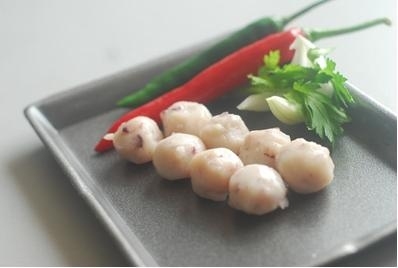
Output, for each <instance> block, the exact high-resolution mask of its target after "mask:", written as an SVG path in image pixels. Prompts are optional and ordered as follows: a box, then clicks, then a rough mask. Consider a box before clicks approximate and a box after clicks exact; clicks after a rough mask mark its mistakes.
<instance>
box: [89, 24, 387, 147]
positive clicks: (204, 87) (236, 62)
mask: <svg viewBox="0 0 398 268" xmlns="http://www.w3.org/2000/svg"><path fill="white" fill-rule="evenodd" d="M383 23H384V24H390V23H391V22H390V21H389V20H388V19H386V18H382V19H376V20H373V21H370V22H366V23H363V24H360V25H356V26H351V27H349V28H344V29H338V30H329V31H304V30H302V29H299V28H292V29H290V30H288V31H285V32H280V33H276V34H272V35H268V36H266V37H265V38H263V39H260V40H259V41H256V42H254V43H252V44H250V45H248V46H245V47H243V48H241V49H239V50H237V51H236V52H234V53H232V54H230V55H228V56H226V57H225V58H223V59H222V60H220V61H219V62H216V63H214V64H213V65H211V66H210V67H208V68H206V69H205V70H203V71H202V72H200V73H199V74H198V75H196V76H195V77H193V78H192V79H191V80H190V81H188V82H187V83H185V84H184V85H182V86H180V87H177V88H175V89H173V90H171V91H169V92H168V93H166V94H164V95H161V96H160V97H158V98H156V99H154V100H152V101H150V102H148V103H146V104H144V105H142V106H140V107H138V108H136V109H134V110H131V111H130V112H128V113H126V114H124V115H123V116H122V117H120V118H119V119H118V120H117V121H116V122H114V123H113V125H112V126H111V127H110V128H109V129H108V133H114V132H115V131H116V130H117V129H118V128H119V126H120V125H121V124H122V123H123V122H126V121H128V120H130V119H132V118H134V117H136V116H139V115H143V116H148V117H150V118H152V119H154V120H155V121H157V122H158V123H159V122H160V113H161V112H162V111H163V110H164V109H166V108H168V107H169V106H170V105H172V104H173V103H175V102H177V101H182V100H185V101H195V102H200V103H207V102H209V101H212V100H214V99H216V98H218V97H220V96H222V95H224V94H225V93H226V92H228V91H231V90H232V89H234V88H236V87H237V86H240V85H243V84H244V83H246V82H247V75H248V74H251V73H256V72H257V70H258V68H259V67H260V66H261V65H263V57H264V55H265V54H268V53H269V52H270V51H272V50H279V51H280V55H281V60H280V62H281V63H282V64H284V63H287V62H289V61H291V59H292V58H293V54H294V53H293V51H292V50H290V49H289V47H290V45H291V44H292V43H293V41H294V40H295V38H296V37H297V36H298V35H304V36H306V37H307V38H308V39H310V40H312V41H315V40H319V39H321V38H325V37H330V36H335V35H339V34H344V33H349V32H354V31H357V30H362V29H365V28H368V27H371V26H374V25H377V24H383ZM112 147H113V143H112V141H108V140H105V139H101V140H100V141H99V142H98V143H97V145H96V146H95V150H96V151H97V152H104V151H106V150H109V149H112Z"/></svg>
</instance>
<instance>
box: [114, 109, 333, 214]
mask: <svg viewBox="0 0 398 268" xmlns="http://www.w3.org/2000/svg"><path fill="white" fill-rule="evenodd" d="M160 117H161V121H162V126H163V133H162V131H161V130H160V128H159V126H158V125H157V124H156V122H155V121H153V120H152V119H150V118H148V117H144V116H138V117H135V118H134V119H131V120H130V121H128V122H125V123H123V124H122V125H121V126H120V127H119V129H118V130H117V131H116V132H115V133H113V134H108V135H107V136H106V138H107V139H109V140H113V144H114V147H115V149H116V150H117V152H118V153H119V154H120V155H121V156H122V157H123V158H125V159H127V160H129V161H131V162H133V163H136V164H141V163H146V162H150V161H152V162H153V165H154V167H155V169H156V171H157V172H158V174H159V175H160V176H162V177H163V178H165V179H168V180H178V179H185V178H191V182H192V189H193V191H194V192H195V193H196V194H197V195H199V196H201V197H203V198H207V199H211V200H214V201H224V200H226V199H227V198H228V204H229V205H230V206H231V207H233V208H236V209H238V210H242V211H244V212H246V213H249V214H257V215H262V214H265V213H268V212H270V211H273V210H275V209H277V208H278V207H280V208H282V209H283V208H285V207H287V206H288V200H287V197H286V194H287V188H290V189H292V190H293V191H295V192H298V193H312V192H316V191H319V190H321V189H323V188H324V187H326V186H327V185H328V184H329V183H330V182H331V181H332V179H333V176H334V175H333V172H334V164H333V161H332V159H331V157H330V154H329V150H328V149H327V148H325V147H323V146H321V145H319V144H316V143H314V142H310V141H306V140H304V139H302V138H299V139H295V140H293V141H291V139H290V136H288V135H286V134H285V133H283V132H282V131H280V130H279V129H278V128H270V129H263V130H253V131H249V129H248V128H247V126H246V125H245V123H244V122H243V120H242V119H241V117H240V116H238V115H235V114H230V113H227V112H224V113H221V114H219V115H215V116H212V115H211V113H210V112H209V110H208V109H207V108H206V107H205V106H204V105H203V104H200V103H196V102H188V101H180V102H176V103H174V104H173V105H171V106H170V107H169V108H168V109H166V110H164V111H163V112H162V113H161V115H160Z"/></svg>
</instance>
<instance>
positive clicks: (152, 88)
mask: <svg viewBox="0 0 398 268" xmlns="http://www.w3.org/2000/svg"><path fill="white" fill-rule="evenodd" d="M328 1H330V0H318V1H316V2H314V3H312V4H311V5H309V6H307V7H305V8H303V9H302V10H300V11H298V12H296V13H294V14H293V15H291V16H289V17H286V18H282V19H275V18H272V17H266V18H262V19H259V20H257V21H255V22H253V23H251V24H249V25H247V26H246V27H244V28H242V29H241V30H239V31H237V32H235V33H233V34H232V35H230V36H228V37H227V38H225V39H223V40H222V41H220V42H218V43H216V44H215V45H213V46H211V47H210V48H208V49H206V50H204V51H202V52H201V53H199V54H197V55H195V56H193V57H191V58H189V59H187V60H185V61H184V62H182V63H180V64H178V65H176V66H175V67H173V68H171V69H168V70H167V71H165V72H163V73H161V74H160V75H158V76H156V77H154V78H153V79H152V80H151V81H149V82H148V83H147V84H146V85H145V86H144V87H143V88H141V89H139V90H137V91H134V92H133V93H132V94H130V95H128V96H126V97H124V98H123V99H121V100H120V101H118V103H117V105H118V106H123V107H137V106H139V105H141V104H143V103H145V102H147V101H149V100H151V99H153V98H155V97H157V96H159V95H161V94H163V93H164V92H167V91H169V90H171V89H173V88H175V87H178V86H180V85H182V84H184V83H185V82H187V81H188V80H189V79H191V78H192V77H193V76H195V75H196V74H198V73H199V72H200V71H202V70H203V69H205V68H206V67H208V66H209V65H211V64H213V63H215V62H217V61H219V60H220V59H222V58H223V57H225V56H226V55H229V54H231V53H232V52H234V51H236V50H238V49H239V48H241V47H243V46H246V45H248V44H250V43H252V42H254V41H257V40H259V39H261V38H263V37H265V36H267V35H270V34H272V33H276V32H280V31H282V30H283V28H284V27H285V25H286V24H288V23H289V22H291V21H292V20H294V19H296V18H297V17H299V16H301V15H303V14H305V13H307V12H308V11H310V10H311V9H313V8H315V7H317V6H319V5H321V4H323V3H325V2H328Z"/></svg>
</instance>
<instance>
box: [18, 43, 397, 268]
mask: <svg viewBox="0 0 398 268" xmlns="http://www.w3.org/2000/svg"><path fill="white" fill-rule="evenodd" d="M205 45H206V44H204V45H203V44H202V45H200V46H197V47H193V48H190V49H186V50H184V51H181V52H178V53H175V54H172V55H170V56H167V57H164V58H161V59H157V60H155V61H153V62H150V63H148V64H146V65H144V66H140V67H137V68H132V69H129V70H126V71H124V72H122V73H118V74H115V75H112V76H110V77H107V78H105V79H101V80H98V81H94V82H92V83H89V84H86V85H83V86H81V87H78V88H75V89H72V90H68V91H66V92H64V93H61V94H58V95H55V96H52V97H49V98H47V99H44V100H42V101H39V102H37V103H35V104H32V105H30V106H29V107H27V108H26V110H25V115H26V117H27V118H28V120H29V122H30V123H31V125H32V126H33V128H34V129H35V131H36V132H37V134H38V135H39V136H40V138H41V139H42V141H43V143H44V144H45V145H46V146H47V147H48V148H49V150H50V151H51V152H52V153H53V154H54V156H55V158H56V159H57V161H58V162H59V164H60V165H61V166H62V167H63V169H64V170H65V172H66V173H67V174H68V175H69V176H70V178H71V181H72V183H73V184H74V185H75V187H76V189H77V190H78V191H79V193H80V194H81V195H82V196H83V198H85V199H86V200H87V202H88V203H89V204H90V205H91V206H92V208H93V209H94V210H95V211H96V212H97V214H98V215H99V218H100V219H102V220H103V221H104V222H105V224H106V226H107V227H108V228H109V230H110V232H111V233H112V234H113V235H114V237H115V238H116V240H117V241H118V242H119V243H120V245H121V247H122V249H123V250H124V251H125V253H126V254H127V256H128V257H129V259H130V260H131V261H132V263H133V264H135V265H148V266H156V265H160V266H302V265H305V266H312V265H325V264H327V263H329V262H330V261H333V260H336V259H339V258H341V257H343V256H347V255H349V254H354V253H355V252H357V251H358V250H360V249H362V248H364V247H366V246H367V245H369V244H371V243H373V242H376V241H377V240H379V239H381V238H383V237H386V236H388V235H391V234H393V233H395V232H396V210H397V208H396V203H397V202H396V197H397V193H396V189H397V181H396V177H397V174H396V162H397V158H396V148H397V143H396V135H397V134H396V127H397V122H396V116H395V115H394V114H392V113H391V112H389V111H388V110H386V109H385V108H383V107H382V106H380V105H379V104H377V103H376V102H374V101H372V100H371V99H369V98H368V97H366V96H364V95H363V94H361V93H360V92H359V91H358V90H357V89H355V88H354V87H352V86H350V88H351V90H352V92H353V93H354V94H355V95H356V97H357V99H358V105H357V106H356V107H354V108H353V109H352V112H351V114H352V123H350V124H349V125H347V128H346V133H345V135H344V136H343V137H342V138H341V139H340V140H339V141H338V143H337V144H336V146H335V148H334V149H333V151H332V157H333V160H334V162H335V165H336V169H335V180H334V182H333V183H332V184H331V185H330V186H329V187H328V188H327V189H326V190H324V191H321V192H319V193H316V194H311V195H295V194H289V200H290V206H289V208H288V209H286V210H283V211H281V210H278V211H275V212H274V213H271V214H268V215H264V216H261V217H258V216H248V215H245V214H243V213H240V212H238V211H235V210H233V209H231V208H229V207H228V206H227V205H226V204H225V203H215V202H210V201H207V200H204V199H201V198H198V197H197V196H195V195H194V194H193V192H192V190H191V186H190V182H189V180H185V181H179V182H168V181H165V180H163V179H161V178H160V177H159V176H158V175H156V173H155V171H154V169H153V167H152V165H151V164H147V165H133V164H130V163H127V162H125V161H123V160H121V159H119V157H118V156H117V154H116V153H115V152H109V153H106V154H102V155H97V154H96V153H94V151H93V146H94V145H95V143H96V142H97V141H98V139H99V138H100V137H101V136H102V135H103V134H104V131H105V130H106V129H107V128H108V126H109V125H110V124H111V122H112V121H113V120H114V119H116V118H117V117H118V116H119V115H121V114H122V113H124V112H125V111H126V110H125V109H121V108H116V107H115V105H114V104H115V102H116V100H118V99H119V98H120V97H122V96H124V95H126V94H127V93H128V92H130V91H131V90H132V89H134V88H139V87H140V86H142V85H143V84H145V82H146V81H147V80H148V79H149V78H150V77H152V76H154V75H155V74H157V73H159V72H160V71H162V70H164V69H166V68H167V67H169V66H171V65H173V64H176V63H177V62H179V61H181V60H182V59H184V58H186V57H188V56H189V55H191V54H192V53H195V51H198V50H199V49H200V48H202V47H204V46H205ZM241 99H242V97H241V96H239V93H234V94H230V95H228V96H225V97H223V98H221V99H219V100H217V101H216V102H214V103H211V104H209V108H210V110H211V111H212V113H213V114H217V113H219V112H222V111H225V110H228V111H229V112H233V113H239V114H240V115H241V116H242V117H243V119H244V120H245V121H246V123H247V125H248V126H249V128H250V129H260V128H268V127H276V126H277V127H280V128H281V129H282V130H283V131H285V132H286V133H288V134H289V135H291V137H292V138H295V137H304V138H306V139H309V140H316V137H314V136H312V135H311V134H309V133H308V132H307V131H306V130H305V128H304V127H302V126H295V127H286V126H284V125H281V124H280V123H278V122H277V121H276V120H275V119H274V118H273V117H272V116H270V115H269V114H266V113H244V112H238V111H237V110H236V109H235V106H236V105H237V104H238V103H239V101H240V100H241Z"/></svg>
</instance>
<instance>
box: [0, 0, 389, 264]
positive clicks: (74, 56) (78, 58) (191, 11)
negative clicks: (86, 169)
mask: <svg viewBox="0 0 398 268" xmlns="http://www.w3.org/2000/svg"><path fill="white" fill-rule="evenodd" d="M309 2H311V0H306V1H287V0H283V1H282V0H279V1H277V0H273V1H271V0H258V1H253V0H234V1H230V0H217V1H205V0H201V1H183V0H170V1H154V0H150V1H148V0H147V1H43V0H38V1H28V0H26V1H18V0H17V1H11V0H10V1H7V0H6V1H4V0H0V90H1V95H2V96H1V97H0V109H1V110H0V111H1V112H0V119H1V122H3V123H2V127H1V129H2V134H1V139H0V145H1V150H0V212H1V214H0V215H1V218H0V265H7V266H14V265H17V266H86V265H88V266H102V265H106V266H118V265H128V263H127V262H126V259H125V258H124V257H123V254H122V253H121V251H120V250H119V249H118V247H117V243H115V242H114V241H113V240H112V238H111V237H110V235H108V234H107V232H106V229H105V228H104V227H103V226H102V224H101V223H100V221H99V220H98V219H97V218H96V217H95V215H94V213H93V212H92V211H91V210H90V208H89V207H88V206H87V205H86V204H85V203H84V201H83V200H82V199H81V198H80V197H79V196H78V194H77V193H76V191H75V189H74V188H73V187H72V186H71V185H70V183H69V180H68V178H67V177H66V176H65V175H64V174H63V172H62V170H61V169H60V168H59V167H58V165H57V164H56V162H55V160H54V159H53V158H52V155H51V154H50V153H49V152H48V151H47V150H46V148H45V147H44V146H43V145H42V143H41V142H40V140H39V138H38V137H37V136H36V134H35V133H34V131H33V130H32V128H31V127H30V125H29V124H28V122H27V121H26V120H25V118H24V116H23V114H22V110H23V108H24V107H25V106H27V105H28V104H30V103H32V102H34V101H37V100H39V99H41V98H44V97H47V96H48V95H50V94H54V93H57V92H60V91H62V90H65V89H68V88H70V87H73V86H75V85H79V84H81V83H85V82H88V81H90V80H92V79H95V78H99V77H102V76H105V75H108V74H111V73H115V72H118V71H120V70H123V69H125V68H127V67H130V66H134V65H137V64H140V63H143V62H145V61H148V60H149V59H153V58H156V57H158V56H160V55H163V54H167V53H169V52H171V51H175V50H178V49H180V48H183V47H186V46H189V45H192V44H195V43H196V42H199V41H202V40H205V39H208V38H211V37H214V36H217V35H218V34H220V33H223V32H226V31H229V30H232V29H236V28H238V27H240V26H243V25H245V24H247V23H248V22H250V21H252V20H253V19H256V18H259V17H261V16H264V15H272V14H275V15H283V14H288V13H289V12H291V11H294V10H297V9H298V8H299V7H300V6H303V5H304V4H306V3H309ZM381 16H387V17H390V18H391V19H392V21H393V26H392V27H384V26H378V27H376V28H373V29H370V30H367V31H364V32H360V33H355V34H351V35H349V36H348V35H346V36H341V37H336V38H330V39H325V40H323V41H320V42H318V44H319V45H321V46H327V47H335V50H334V52H333V53H332V54H331V57H332V58H333V59H334V60H335V61H336V62H337V67H338V69H339V70H341V72H342V73H344V74H345V75H346V76H347V77H348V78H349V81H350V82H351V83H353V84H354V85H357V86H358V87H359V88H361V89H362V90H363V91H364V92H366V93H367V94H369V95H370V96H372V97H373V98H375V99H376V100H378V101H379V102H381V103H382V104H384V105H385V106H387V107H388V108H389V109H391V110H392V111H394V112H395V111H396V71H397V70H396V59H397V58H396V29H397V25H396V17H395V16H396V1H395V0H348V1H347V0H345V1H344V0H334V1H332V2H331V3H328V4H326V5H324V6H323V7H320V8H318V9H317V10H314V11H313V12H311V13H310V14H308V15H307V16H305V17H303V18H301V19H298V20H296V21H295V23H292V24H291V25H296V26H304V27H337V26H343V25H349V24H353V23H357V22H360V21H364V20H368V19H372V18H376V17H381ZM394 243H395V245H394ZM391 248H392V249H391ZM395 250H396V240H394V239H392V240H391V239H390V240H389V241H387V242H383V243H381V244H379V245H377V246H376V247H375V248H374V249H372V250H371V251H370V252H368V253H367V254H365V255H362V256H361V257H357V258H356V259H355V258H354V259H351V260H349V261H348V262H347V263H348V264H358V263H359V264H362V265H366V264H370V265H394V266H395V265H396V252H395V253H394V251H395ZM350 261H351V263H350ZM347 263H346V264H347ZM364 263H365V264H364Z"/></svg>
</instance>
